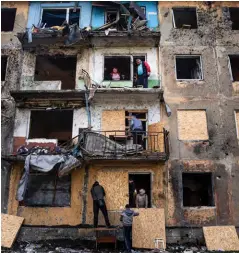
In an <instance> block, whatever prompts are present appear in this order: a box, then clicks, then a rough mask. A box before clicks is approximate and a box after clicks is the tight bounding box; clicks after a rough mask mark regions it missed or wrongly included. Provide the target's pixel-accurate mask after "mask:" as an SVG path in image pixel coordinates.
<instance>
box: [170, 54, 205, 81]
mask: <svg viewBox="0 0 239 253" xmlns="http://www.w3.org/2000/svg"><path fill="white" fill-rule="evenodd" d="M177 57H179V58H196V57H199V59H200V67H201V78H200V79H182V78H181V79H178V77H177V61H176V59H177ZM174 72H175V79H176V81H203V80H204V75H203V63H202V55H199V54H176V55H175V56H174Z"/></svg>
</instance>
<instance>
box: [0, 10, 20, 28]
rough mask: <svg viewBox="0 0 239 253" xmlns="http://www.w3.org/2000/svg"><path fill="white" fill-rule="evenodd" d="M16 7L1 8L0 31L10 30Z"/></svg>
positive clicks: (12, 26)
mask: <svg viewBox="0 0 239 253" xmlns="http://www.w3.org/2000/svg"><path fill="white" fill-rule="evenodd" d="M16 11H17V9H16V8H2V11H1V15H2V16H1V22H2V23H1V31H2V32H11V31H13V28H14V23H15V18H16Z"/></svg>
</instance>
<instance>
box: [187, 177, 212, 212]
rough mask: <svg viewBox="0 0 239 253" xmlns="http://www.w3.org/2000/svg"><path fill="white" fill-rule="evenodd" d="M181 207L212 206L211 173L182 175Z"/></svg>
mask: <svg viewBox="0 0 239 253" xmlns="http://www.w3.org/2000/svg"><path fill="white" fill-rule="evenodd" d="M182 179H183V206H186V207H193V206H214V201H213V191H212V174H211V173H183V174H182Z"/></svg>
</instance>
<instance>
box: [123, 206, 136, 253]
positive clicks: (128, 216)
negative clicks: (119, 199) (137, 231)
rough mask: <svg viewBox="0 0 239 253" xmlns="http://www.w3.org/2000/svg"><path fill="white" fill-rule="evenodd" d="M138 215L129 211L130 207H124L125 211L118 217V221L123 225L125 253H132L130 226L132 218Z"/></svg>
mask: <svg viewBox="0 0 239 253" xmlns="http://www.w3.org/2000/svg"><path fill="white" fill-rule="evenodd" d="M138 215H139V213H138V212H135V211H133V210H131V209H130V205H129V204H127V205H126V206H125V210H124V211H123V212H122V213H121V215H120V221H121V222H122V223H123V231H124V242H125V247H126V250H127V252H132V251H131V249H132V225H133V218H134V216H138Z"/></svg>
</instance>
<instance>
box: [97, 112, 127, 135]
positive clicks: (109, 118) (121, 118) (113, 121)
mask: <svg viewBox="0 0 239 253" xmlns="http://www.w3.org/2000/svg"><path fill="white" fill-rule="evenodd" d="M101 130H102V131H109V132H106V133H105V134H106V136H109V135H124V134H125V133H124V132H123V131H125V111H124V110H112V111H111V110H105V111H103V112H102V118H101ZM116 130H118V132H117V131H116ZM110 131H115V132H110Z"/></svg>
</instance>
